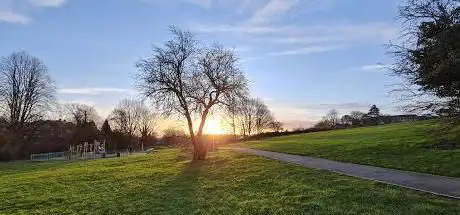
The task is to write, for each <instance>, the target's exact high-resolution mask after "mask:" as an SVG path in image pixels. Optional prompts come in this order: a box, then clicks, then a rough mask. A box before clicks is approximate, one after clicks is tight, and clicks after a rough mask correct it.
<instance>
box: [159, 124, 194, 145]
mask: <svg viewBox="0 0 460 215" xmlns="http://www.w3.org/2000/svg"><path fill="white" fill-rule="evenodd" d="M162 140H163V142H164V143H165V144H167V145H170V146H184V147H186V146H188V145H189V144H190V143H189V142H190V139H189V137H187V135H186V134H185V132H184V130H183V129H179V128H175V127H169V128H166V129H165V130H164V131H163V136H162Z"/></svg>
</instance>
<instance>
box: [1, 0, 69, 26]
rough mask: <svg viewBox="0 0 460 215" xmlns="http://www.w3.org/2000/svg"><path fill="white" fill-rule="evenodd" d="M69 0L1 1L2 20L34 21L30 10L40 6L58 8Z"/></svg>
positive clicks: (24, 22) (19, 22)
mask: <svg viewBox="0 0 460 215" xmlns="http://www.w3.org/2000/svg"><path fill="white" fill-rule="evenodd" d="M66 2H67V0H21V1H16V0H15V1H11V2H8V1H7V2H0V21H1V22H7V23H11V24H22V25H26V24H29V23H30V22H31V21H32V18H31V17H30V14H29V12H30V11H35V9H39V8H58V7H61V6H62V5H64V4H65V3H66Z"/></svg>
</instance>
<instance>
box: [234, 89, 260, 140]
mask: <svg viewBox="0 0 460 215" xmlns="http://www.w3.org/2000/svg"><path fill="white" fill-rule="evenodd" d="M256 114H257V101H256V99H253V98H242V99H241V100H240V101H239V104H238V121H239V124H240V130H241V134H242V135H243V136H251V134H253V132H254V131H255V130H256V129H255V127H256V126H255V120H256Z"/></svg>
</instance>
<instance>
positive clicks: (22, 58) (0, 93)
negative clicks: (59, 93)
mask: <svg viewBox="0 0 460 215" xmlns="http://www.w3.org/2000/svg"><path fill="white" fill-rule="evenodd" d="M54 95H55V87H54V83H53V81H52V80H51V78H50V76H49V74H48V70H47V68H46V66H45V65H44V64H43V62H42V61H41V60H40V59H38V58H36V57H34V56H31V55H30V54H28V53H27V52H24V51H23V52H14V53H12V54H11V55H9V56H7V57H3V58H2V59H1V61H0V101H1V107H2V108H3V114H4V115H5V116H6V118H7V120H8V123H9V125H10V127H13V128H16V129H22V128H23V127H24V126H25V125H26V124H28V123H30V122H33V121H36V120H38V119H40V118H41V117H42V116H44V114H45V113H46V111H47V110H49V109H50V107H51V106H52V104H54V99H55V97H54Z"/></svg>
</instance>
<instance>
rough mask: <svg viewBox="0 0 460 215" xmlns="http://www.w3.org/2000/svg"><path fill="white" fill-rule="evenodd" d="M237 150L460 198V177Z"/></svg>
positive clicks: (260, 151) (276, 153) (254, 150)
mask: <svg viewBox="0 0 460 215" xmlns="http://www.w3.org/2000/svg"><path fill="white" fill-rule="evenodd" d="M232 149H233V150H235V151H239V152H246V153H249V154H253V155H259V156H263V157H267V158H270V159H274V160H280V161H285V162H289V163H295V164H299V165H302V166H306V167H310V168H315V169H322V170H329V171H332V172H336V173H340V174H344V175H348V176H353V177H358V178H364V179H369V180H373V181H378V182H382V183H386V184H392V185H397V186H401V187H406V188H410V189H414V190H418V191H422V192H428V193H433V194H436V195H441V196H446V197H450V198H455V199H460V178H451V177H444V176H437V175H430V174H423V173H416V172H407V171H401V170H394V169H386V168H380V167H373V166H365V165H359V164H351V163H342V162H337V161H332V160H326V159H320V158H312V157H308V156H299V155H291V154H285V153H278V152H269V151H262V150H256V149H248V148H232Z"/></svg>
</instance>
